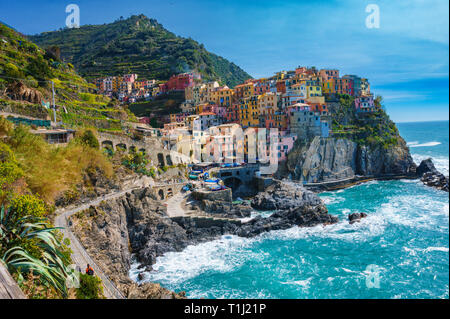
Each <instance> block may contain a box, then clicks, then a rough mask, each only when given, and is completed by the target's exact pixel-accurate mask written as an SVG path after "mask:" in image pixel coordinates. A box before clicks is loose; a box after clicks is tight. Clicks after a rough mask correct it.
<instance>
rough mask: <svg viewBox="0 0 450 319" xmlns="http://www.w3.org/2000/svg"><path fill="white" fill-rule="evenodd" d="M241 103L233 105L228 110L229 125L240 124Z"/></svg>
mask: <svg viewBox="0 0 450 319" xmlns="http://www.w3.org/2000/svg"><path fill="white" fill-rule="evenodd" d="M239 107H240V104H239V103H233V104H232V105H231V106H229V107H228V108H227V113H226V117H227V123H239V122H240V121H239Z"/></svg>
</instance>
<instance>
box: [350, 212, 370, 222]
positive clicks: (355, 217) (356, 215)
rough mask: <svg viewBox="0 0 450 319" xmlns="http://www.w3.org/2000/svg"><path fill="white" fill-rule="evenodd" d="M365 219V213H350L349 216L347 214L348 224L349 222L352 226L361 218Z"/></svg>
mask: <svg viewBox="0 0 450 319" xmlns="http://www.w3.org/2000/svg"><path fill="white" fill-rule="evenodd" d="M365 217H367V214H366V213H351V214H348V222H349V224H353V223H356V222H359V221H361V218H365Z"/></svg>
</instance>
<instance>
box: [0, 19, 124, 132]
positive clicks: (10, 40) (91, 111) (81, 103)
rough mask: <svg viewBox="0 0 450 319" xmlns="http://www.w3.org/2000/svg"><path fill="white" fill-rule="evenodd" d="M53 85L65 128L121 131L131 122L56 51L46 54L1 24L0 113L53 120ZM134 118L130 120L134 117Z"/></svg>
mask: <svg viewBox="0 0 450 319" xmlns="http://www.w3.org/2000/svg"><path fill="white" fill-rule="evenodd" d="M52 82H53V83H54V87H55V92H56V105H57V106H58V111H57V119H58V121H61V120H62V121H63V122H64V123H65V124H66V125H68V126H72V127H77V126H87V127H97V128H98V129H100V130H105V131H120V130H121V120H127V119H129V116H131V115H130V114H131V113H129V112H128V111H127V110H125V109H123V108H122V107H120V106H118V103H116V101H113V100H111V99H109V98H108V97H105V96H102V95H97V94H95V93H94V92H95V86H94V85H93V84H90V83H88V82H87V81H86V80H85V79H83V78H82V77H81V76H79V75H78V74H77V72H76V71H75V70H74V67H73V65H72V64H70V63H64V62H62V60H61V59H60V58H59V50H58V49H57V48H54V47H52V48H48V49H47V50H44V49H42V48H40V47H38V46H37V45H36V44H34V43H33V42H31V41H29V40H28V39H26V38H25V37H24V36H23V35H21V34H19V33H18V32H16V31H14V30H12V29H11V28H9V27H7V26H5V25H3V24H0V111H4V112H10V113H18V114H23V115H28V116H33V117H38V118H46V117H48V116H51V110H50V109H48V107H45V106H44V105H47V106H48V103H49V102H50V103H51V96H52V94H51V89H52ZM132 117H133V116H132Z"/></svg>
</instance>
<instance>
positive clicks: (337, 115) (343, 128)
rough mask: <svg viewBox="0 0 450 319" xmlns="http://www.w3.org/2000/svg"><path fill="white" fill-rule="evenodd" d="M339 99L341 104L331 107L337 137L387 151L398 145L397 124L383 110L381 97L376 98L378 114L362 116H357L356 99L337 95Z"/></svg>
mask: <svg viewBox="0 0 450 319" xmlns="http://www.w3.org/2000/svg"><path fill="white" fill-rule="evenodd" d="M337 99H338V101H339V103H335V104H333V106H332V107H330V114H331V117H332V119H333V122H332V125H333V134H334V136H335V137H342V138H348V139H351V140H354V141H355V142H357V143H358V144H360V145H367V146H370V147H374V148H375V147H383V148H385V149H387V148H389V147H391V146H394V145H397V144H398V142H399V136H400V134H399V132H398V129H397V127H396V126H395V123H394V122H392V121H391V120H390V118H389V116H388V115H387V114H386V112H385V111H384V110H383V109H382V106H383V105H382V101H383V98H382V97H381V96H377V97H376V98H375V106H377V107H378V111H377V112H375V113H372V114H360V115H358V114H356V110H355V105H354V97H352V96H350V95H337Z"/></svg>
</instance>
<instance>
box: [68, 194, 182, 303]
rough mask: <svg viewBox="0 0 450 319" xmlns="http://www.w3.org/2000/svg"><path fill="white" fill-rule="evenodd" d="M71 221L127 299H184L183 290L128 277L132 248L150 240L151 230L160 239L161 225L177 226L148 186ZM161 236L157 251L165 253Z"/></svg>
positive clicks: (87, 246) (75, 230) (90, 253)
mask: <svg viewBox="0 0 450 319" xmlns="http://www.w3.org/2000/svg"><path fill="white" fill-rule="evenodd" d="M71 223H72V229H73V231H74V232H75V233H76V234H77V236H78V238H79V240H80V242H81V243H82V244H83V246H84V247H85V248H86V250H87V252H88V253H89V255H90V256H91V257H92V258H93V259H94V260H95V262H96V263H97V265H99V266H100V267H101V268H102V270H103V271H104V273H105V274H106V275H107V276H108V277H109V278H110V279H111V281H113V282H114V284H115V285H116V286H117V287H118V288H119V289H120V290H121V291H122V293H123V294H124V295H125V296H126V297H127V298H139V299H147V298H150V299H155V298H163V299H167V298H184V293H178V294H177V293H174V292H172V291H169V290H167V289H165V288H162V287H161V286H159V285H158V284H153V283H146V284H142V285H138V284H136V283H134V282H133V281H132V280H131V279H129V277H128V271H129V269H130V262H131V253H132V251H133V249H139V248H140V246H141V245H143V244H145V243H146V242H147V240H148V239H151V238H152V233H153V232H159V236H158V237H160V238H162V239H163V238H164V235H163V234H162V233H163V232H164V228H165V227H169V228H171V229H176V228H177V225H176V224H173V223H172V222H171V221H170V219H168V218H166V215H165V207H164V206H161V205H160V204H159V203H158V202H157V201H156V200H154V199H153V198H152V197H151V191H150V189H145V190H143V191H135V192H132V193H130V194H127V195H124V196H123V197H120V198H118V199H115V200H112V201H110V202H102V203H101V204H100V205H99V206H97V207H91V208H89V209H88V210H86V211H84V212H82V213H78V214H76V215H75V216H73V217H72V219H71ZM147 226H148V229H146V228H147ZM162 239H161V245H162V247H161V246H158V247H159V248H157V251H158V249H159V251H161V252H165V251H166V250H165V249H164V241H163V240H162ZM168 240H169V239H168ZM152 260H153V259H152Z"/></svg>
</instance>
